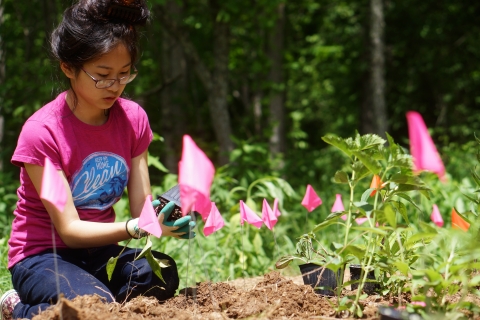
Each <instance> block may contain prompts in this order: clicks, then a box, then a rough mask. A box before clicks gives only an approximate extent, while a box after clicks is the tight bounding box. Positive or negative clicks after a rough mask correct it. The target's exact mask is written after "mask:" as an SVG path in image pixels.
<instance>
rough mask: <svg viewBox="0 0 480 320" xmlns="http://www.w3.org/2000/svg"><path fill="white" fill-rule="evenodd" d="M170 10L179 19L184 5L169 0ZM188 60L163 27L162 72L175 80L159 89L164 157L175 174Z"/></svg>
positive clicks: (183, 123)
mask: <svg viewBox="0 0 480 320" xmlns="http://www.w3.org/2000/svg"><path fill="white" fill-rule="evenodd" d="M165 7H166V8H167V10H168V12H170V13H171V15H172V16H174V17H175V18H176V21H179V20H180V17H181V15H182V8H181V7H180V6H179V5H178V4H177V3H176V2H175V1H172V0H170V1H168V2H167V3H166V5H165ZM185 69H186V62H185V56H184V54H183V50H182V48H181V46H180V44H179V43H178V42H177V41H175V39H173V38H172V37H171V35H170V34H169V33H168V32H167V31H166V30H164V31H163V32H162V54H161V72H162V75H163V83H167V82H168V80H167V79H176V80H173V81H174V82H173V83H172V84H171V85H167V86H165V87H164V89H163V90H161V91H160V104H161V106H162V107H161V112H162V136H163V138H164V139H165V158H164V159H163V163H164V165H165V167H167V169H168V170H169V171H170V172H172V173H177V171H178V161H179V159H180V156H179V155H180V152H181V146H182V135H183V133H184V132H185V130H184V127H185V121H184V117H182V114H184V112H183V110H184V108H183V103H182V102H183V101H182V100H184V99H182V95H183V94H184V93H185V92H186V83H185V81H186V77H185V74H186V70H185Z"/></svg>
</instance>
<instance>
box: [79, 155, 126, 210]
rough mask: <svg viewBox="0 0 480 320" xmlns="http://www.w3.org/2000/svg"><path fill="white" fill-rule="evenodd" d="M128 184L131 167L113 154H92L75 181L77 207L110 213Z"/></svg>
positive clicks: (86, 159) (84, 161)
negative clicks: (109, 209) (109, 210)
mask: <svg viewBox="0 0 480 320" xmlns="http://www.w3.org/2000/svg"><path fill="white" fill-rule="evenodd" d="M127 181H128V167H127V162H126V161H125V159H124V158H122V157H120V156H119V155H117V154H115V153H110V152H95V153H92V154H91V155H89V156H88V157H87V158H85V160H83V162H82V167H81V168H80V170H78V171H77V172H76V173H75V174H74V175H73V177H72V184H71V186H72V187H71V189H72V196H73V202H74V204H75V207H77V208H79V209H98V210H104V209H107V208H109V207H111V206H112V205H113V204H114V203H115V202H117V201H118V200H120V198H121V196H122V193H123V190H124V189H125V186H126V185H127Z"/></svg>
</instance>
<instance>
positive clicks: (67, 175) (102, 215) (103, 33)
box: [0, 0, 194, 319]
mask: <svg viewBox="0 0 480 320" xmlns="http://www.w3.org/2000/svg"><path fill="white" fill-rule="evenodd" d="M148 17H149V10H148V8H147V6H146V4H145V0H79V2H78V3H76V4H74V5H73V6H71V7H70V8H68V9H67V10H66V11H65V13H64V15H63V20H62V22H61V23H60V25H59V26H58V27H57V28H56V29H55V30H54V31H53V33H52V36H51V47H52V52H53V55H54V57H55V58H56V59H57V60H58V61H59V63H60V67H61V70H62V71H63V73H64V74H65V76H66V77H67V78H68V79H69V82H70V88H69V89H68V91H66V92H63V93H61V94H60V95H58V96H57V98H56V99H55V100H53V101H51V102H50V103H48V104H47V105H45V106H44V107H42V108H41V109H40V110H38V111H37V112H36V113H35V114H33V115H32V116H31V117H30V118H29V119H28V120H27V122H26V123H25V125H24V126H23V128H22V131H21V134H20V136H19V139H18V144H17V148H16V149H15V152H14V154H13V157H12V163H13V164H15V165H17V166H19V167H20V168H21V170H20V183H21V185H20V187H19V188H18V192H17V194H18V197H19V201H18V202H17V208H16V209H15V212H14V214H15V219H14V221H13V225H12V232H11V237H10V240H9V255H8V257H9V263H8V268H9V270H10V272H11V274H12V283H13V287H14V288H15V289H14V290H9V291H7V293H5V294H4V295H3V297H2V298H1V299H0V306H1V309H2V310H1V311H2V319H10V318H15V319H16V318H31V317H32V316H33V315H34V314H38V313H39V312H40V311H42V310H44V309H46V308H47V307H49V306H50V305H51V304H52V303H56V301H57V297H58V294H59V293H62V294H63V295H64V296H65V297H66V298H67V299H72V298H74V297H75V296H78V295H86V294H98V295H100V296H102V297H103V298H104V299H105V301H106V302H113V301H117V302H124V301H126V300H128V299H132V298H134V297H136V296H138V295H140V294H143V295H147V296H155V297H157V298H158V299H159V300H165V299H168V298H170V297H172V296H173V295H174V294H175V291H176V289H177V288H178V283H179V279H178V274H177V268H176V265H175V261H173V259H172V258H171V257H169V256H167V255H165V254H163V253H159V252H154V256H155V257H156V258H158V259H167V260H169V262H170V267H168V268H165V269H162V274H163V277H164V279H165V282H166V283H164V282H162V281H161V280H160V279H159V278H158V277H157V276H156V275H155V274H154V273H153V272H152V269H151V268H150V266H149V264H148V263H147V261H146V260H145V259H140V260H138V261H134V259H135V255H136V254H137V255H138V252H136V250H135V249H128V248H127V249H126V250H125V251H124V252H123V253H122V255H121V256H120V257H119V259H118V262H117V265H116V267H115V270H114V273H113V275H112V279H111V281H109V280H108V279H107V273H106V264H107V262H108V260H109V258H110V257H116V256H118V255H119V253H120V252H121V250H122V248H123V247H122V246H118V245H117V242H119V241H122V240H126V239H129V238H130V237H134V238H139V237H142V236H144V235H145V232H144V231H143V230H141V229H139V228H138V226H137V221H138V217H139V215H140V213H141V210H142V208H143V205H144V203H145V199H146V198H147V196H148V195H150V194H151V190H150V180H149V175H148V168H147V148H148V145H149V144H150V142H151V140H152V132H151V129H150V126H149V123H148V118H147V115H146V113H145V111H144V110H143V109H142V108H141V107H140V106H139V105H138V104H136V103H134V102H132V101H129V100H126V99H123V98H120V96H121V94H122V92H123V90H124V89H125V86H126V85H127V84H128V83H130V82H131V81H133V80H134V79H135V77H136V76H137V70H136V69H135V62H136V59H137V56H138V53H137V31H136V26H141V25H144V24H145V23H146V21H147V19H148ZM46 158H48V159H49V160H50V161H51V162H52V163H53V164H54V166H55V167H56V169H57V170H58V174H59V175H60V176H61V177H62V180H63V183H64V185H65V187H66V189H67V203H66V205H65V208H64V209H63V211H62V212H60V211H59V210H58V209H57V208H56V207H54V206H53V205H52V204H50V203H48V202H46V201H42V200H41V199H40V197H39V194H40V193H41V186H42V176H43V170H44V167H43V166H44V163H45V159H46ZM125 187H127V190H128V198H129V203H130V211H131V215H132V219H130V220H129V221H128V222H126V223H125V222H114V221H115V212H114V210H113V208H112V205H113V204H114V203H116V202H117V201H118V200H119V199H120V198H121V196H122V193H123V190H124V188H125ZM171 204H172V205H173V203H171ZM172 205H167V206H166V207H165V208H164V209H163V210H162V213H161V214H160V215H159V222H160V225H161V228H162V235H163V236H173V237H176V238H180V237H183V238H185V237H187V238H188V237H189V236H190V233H189V234H188V235H186V234H185V232H181V230H178V229H179V228H181V227H183V226H185V225H187V224H188V223H189V221H188V219H189V218H190V217H189V216H187V219H185V221H184V224H183V225H180V226H178V227H172V226H170V224H169V226H167V225H166V224H164V223H163V220H164V219H166V217H165V216H167V215H169V214H170V212H171V209H172V208H173V206H172ZM183 230H184V229H183ZM193 235H194V234H193V233H192V236H193ZM57 288H58V289H59V290H58V289H57Z"/></svg>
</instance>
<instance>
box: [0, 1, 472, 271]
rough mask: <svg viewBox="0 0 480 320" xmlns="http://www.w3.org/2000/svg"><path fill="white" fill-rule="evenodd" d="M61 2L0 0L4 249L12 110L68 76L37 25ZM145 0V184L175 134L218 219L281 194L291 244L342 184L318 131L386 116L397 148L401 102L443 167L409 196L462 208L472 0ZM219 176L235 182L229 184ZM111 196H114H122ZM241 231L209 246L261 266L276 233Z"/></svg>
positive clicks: (404, 137)
mask: <svg viewBox="0 0 480 320" xmlns="http://www.w3.org/2000/svg"><path fill="white" fill-rule="evenodd" d="M71 3H72V1H71V0H68V1H66V0H30V1H17V0H0V233H1V234H0V235H1V236H2V237H3V242H2V243H3V249H2V257H4V256H5V255H4V254H3V252H4V250H6V246H5V241H6V238H5V237H7V236H8V234H9V230H10V221H11V219H12V218H13V215H12V211H13V208H14V206H15V202H16V195H15V190H16V188H17V187H18V171H19V170H18V168H16V167H14V166H13V165H11V164H10V157H11V155H12V152H13V150H14V148H15V146H16V141H17V137H18V134H19V132H20V129H21V126H22V124H23V123H24V121H25V120H26V119H27V118H28V117H29V116H30V115H31V114H32V113H33V112H35V111H36V110H37V109H39V108H40V107H41V106H42V105H43V104H45V103H46V102H48V101H50V100H51V99H53V98H54V97H55V96H56V95H57V94H58V93H59V92H61V91H63V90H65V89H66V88H67V87H68V84H67V83H66V81H65V77H63V74H61V72H60V69H59V67H58V63H57V62H56V61H53V60H52V59H51V56H50V52H49V34H50V32H51V31H52V29H53V28H54V26H55V25H56V24H57V23H58V21H59V19H60V18H61V14H62V12H63V10H64V9H65V8H66V7H67V6H69V5H70V4H71ZM149 3H150V6H151V10H152V19H151V22H150V24H149V25H148V26H147V28H145V29H144V31H143V33H142V40H141V41H142V45H141V50H142V52H143V54H142V56H141V58H140V61H139V62H138V65H137V69H138V71H139V75H138V77H137V78H136V79H135V81H134V82H133V83H132V84H130V85H128V86H127V89H126V94H127V95H128V97H130V98H132V99H133V100H136V101H138V102H139V103H140V104H141V105H142V106H143V107H144V108H145V110H146V111H147V114H148V116H149V119H150V123H151V126H152V129H153V131H154V132H155V133H156V134H157V141H155V142H154V143H153V144H152V146H151V148H150V153H151V165H152V166H151V179H152V184H154V185H155V186H156V189H154V190H156V191H158V192H161V191H164V190H165V189H166V188H168V187H170V186H172V185H173V184H174V183H175V179H176V177H175V174H176V170H177V164H178V161H179V158H180V152H181V141H182V140H181V139H182V136H183V134H189V135H190V136H192V138H193V139H194V140H195V142H196V143H197V144H198V145H199V146H200V147H201V148H202V149H203V150H204V151H205V152H206V153H207V155H208V156H209V157H210V158H211V159H212V161H214V163H215V166H216V168H217V176H216V179H215V185H214V189H213V191H212V197H216V200H217V205H218V206H219V209H221V212H222V213H223V214H224V217H225V218H226V219H227V220H228V223H227V227H231V225H230V221H233V220H229V219H230V218H231V219H233V218H234V217H235V214H237V215H238V201H237V200H238V198H242V197H243V198H245V197H249V198H251V199H252V200H258V199H260V196H265V195H269V196H273V195H276V196H282V197H283V198H282V201H281V209H282V213H283V214H284V215H285V216H289V219H291V221H292V223H291V224H289V225H285V226H283V227H282V226H280V225H281V222H279V227H278V230H277V236H278V238H277V239H276V241H278V242H279V244H280V245H283V246H284V247H286V248H287V249H291V248H293V244H292V242H293V241H294V240H293V239H294V238H295V237H298V236H299V235H300V234H301V231H302V230H303V227H304V224H305V223H306V224H308V223H311V221H309V219H310V220H315V221H316V222H318V221H319V220H321V218H320V217H325V216H326V215H328V213H329V211H330V207H331V205H332V203H333V201H334V198H335V194H336V193H341V192H345V191H346V190H344V189H342V186H339V185H335V184H333V183H332V178H333V176H334V173H335V171H336V170H338V169H340V168H341V166H342V163H344V162H345V159H344V158H343V157H342V155H341V154H340V153H339V152H337V151H335V150H334V149H332V148H331V147H328V145H327V144H326V143H325V142H323V141H322V139H321V138H322V137H323V136H325V135H326V134H327V133H332V134H335V135H338V136H340V137H349V136H353V135H354V134H355V133H356V132H357V131H358V132H359V133H361V134H365V133H376V134H379V135H381V136H385V132H388V133H389V134H390V135H391V136H392V137H393V138H394V140H395V141H396V142H397V143H398V144H400V145H402V146H403V147H405V148H406V149H407V150H408V147H409V144H408V133H407V123H406V118H405V113H406V112H407V111H409V110H415V111H418V112H420V113H421V114H422V116H423V118H424V120H425V122H426V124H427V126H428V127H429V128H430V130H431V135H432V137H433V140H434V141H435V143H436V145H437V148H438V149H439V151H440V154H441V155H442V158H443V161H444V163H445V166H446V168H447V173H448V177H449V183H448V184H447V185H441V186H439V185H438V184H437V182H438V181H436V180H434V179H433V178H432V180H431V183H432V185H431V186H430V187H432V188H433V189H436V190H438V192H437V193H436V195H435V196H434V197H433V198H432V199H431V202H423V207H422V209H423V210H424V212H423V213H422V214H423V215H420V216H419V217H420V218H423V219H424V220H425V221H428V216H429V214H430V210H431V205H432V203H433V202H434V201H436V202H437V204H438V205H439V207H440V208H441V209H442V210H443V212H444V214H445V217H444V218H445V220H446V222H448V219H449V217H448V216H447V213H448V212H449V210H451V207H452V206H454V205H455V206H458V207H459V208H460V209H462V201H463V200H462V192H463V191H464V189H468V188H469V187H470V186H471V184H470V183H469V182H468V179H469V178H470V170H471V169H472V168H474V166H475V163H476V152H477V150H476V145H477V144H476V142H475V141H474V140H475V136H474V134H475V132H477V135H478V131H479V130H478V129H479V127H480V112H478V111H477V110H478V107H479V104H480V91H478V90H477V86H478V85H480V68H479V67H478V66H479V61H480V42H479V39H480V24H479V22H478V17H479V15H480V2H478V3H477V2H475V1H474V2H471V1H465V0H444V1H438V0H424V1H420V2H419V1H413V0H402V1H391V0H385V1H382V0H351V1H344V0H329V1H326V0H296V1H286V0H282V1H280V0H246V1H235V0H224V1H217V0H200V1H190V0H178V1H174V0H149ZM264 177H273V178H271V179H273V180H271V181H273V182H272V185H267V184H264V188H263V189H262V188H259V189H257V192H258V197H257V199H256V198H255V196H254V195H253V194H252V193H249V191H248V190H250V189H248V187H249V186H251V185H252V183H255V181H258V180H259V179H261V178H264ZM269 179H270V178H269ZM275 179H276V180H275ZM267 180H268V179H267ZM307 184H311V185H312V186H314V188H315V189H316V190H317V191H319V195H320V196H321V197H322V199H324V206H323V207H322V209H320V213H317V214H316V216H313V215H310V216H308V217H307V220H305V211H304V209H303V208H302V207H301V206H300V204H299V203H300V201H301V198H302V196H303V193H304V192H305V186H306V185H307ZM367 187H368V186H367ZM238 188H239V189H238ZM231 190H235V192H237V191H238V190H241V192H240V193H238V192H237V193H238V195H237V197H238V198H235V197H234V196H232V193H231V192H230V191H231ZM243 191H245V193H243V194H242V192H243ZM252 192H253V191H252ZM234 200H235V201H234ZM258 202H259V201H258ZM259 203H260V202H259ZM259 203H258V204H257V207H258V208H257V210H258V209H259V207H260V204H259ZM124 205H125V204H124V203H119V205H118V208H117V211H119V212H120V213H122V212H124V211H125V210H126V209H125V207H124ZM302 209H303V211H302ZM237 219H238V217H237ZM229 230H230V231H229V232H230V233H232V232H236V231H238V230H236V229H235V230H234V229H233V227H231V229H229ZM252 233H253V234H250V235H249V237H250V238H249V239H251V241H250V242H251V244H252V246H251V248H250V247H248V248H247V247H244V244H243V243H242V250H240V251H241V252H238V251H235V250H234V248H233V246H234V244H233V243H231V242H230V247H232V248H230V249H229V250H232V254H231V255H228V254H226V253H224V257H222V258H221V259H224V260H225V259H226V260H228V259H232V261H233V260H234V259H237V258H239V260H238V261H243V262H244V261H247V260H246V259H249V256H248V254H249V253H251V254H252V257H250V258H251V259H256V260H255V261H256V262H255V263H258V265H259V267H258V270H257V271H258V272H259V273H260V272H263V271H264V270H265V268H268V267H272V266H273V263H272V262H271V261H272V260H271V259H272V258H274V256H276V255H278V254H279V252H276V253H272V250H273V248H274V245H273V241H274V240H275V239H273V238H271V236H270V234H269V235H267V234H266V231H257V230H254V231H252ZM257 236H258V237H257ZM269 237H270V238H269ZM222 239H223V241H224V243H229V242H228V241H229V240H228V238H226V237H224V238H221V239H218V241H219V242H218V243H216V244H215V246H217V245H218V246H221V245H222ZM262 239H263V240H262ZM289 239H290V240H289ZM250 242H248V241H247V245H249V243H250ZM158 245H160V244H158ZM161 245H162V246H167V244H165V243H163V244H161ZM215 246H214V247H215ZM164 249H165V248H164ZM177 249H178V250H181V248H177ZM277 249H278V248H277ZM259 250H260V251H261V252H263V254H264V256H265V260H261V259H263V258H262V256H261V255H258V253H259ZM268 250H270V251H268ZM206 251H208V250H206ZM280 251H281V249H280ZM204 253H205V252H204V251H202V252H201V255H202V257H203V258H202V259H207V258H206V257H205V256H207V255H208V254H204ZM254 253H256V254H255V256H256V258H253V255H254ZM245 257H246V259H245ZM260 260H261V261H260ZM223 264H224V265H229V264H228V261H223ZM211 265H212V268H213V266H214V265H217V266H219V265H221V263H218V261H217V262H214V261H213V262H212V263H211ZM253 265H254V263H253V262H252V261H250V266H253ZM229 268H230V269H229ZM229 268H227V269H228V270H227V271H226V272H227V275H229V276H232V277H235V276H238V275H239V274H240V273H241V272H242V271H243V272H245V270H242V266H241V264H240V265H238V264H237V265H235V263H234V262H232V263H230V267H229ZM243 269H244V268H243ZM252 270H253V269H250V270H249V273H251V274H253V273H255V272H256V271H252ZM220 277H221V276H220ZM214 280H218V279H214Z"/></svg>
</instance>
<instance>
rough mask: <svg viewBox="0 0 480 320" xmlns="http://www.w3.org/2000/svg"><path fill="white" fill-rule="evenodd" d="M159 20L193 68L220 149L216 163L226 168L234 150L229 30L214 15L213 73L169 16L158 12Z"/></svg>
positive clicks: (226, 25)
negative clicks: (206, 103) (229, 97)
mask: <svg viewBox="0 0 480 320" xmlns="http://www.w3.org/2000/svg"><path fill="white" fill-rule="evenodd" d="M158 18H159V19H160V21H161V23H162V24H163V26H164V27H165V28H166V29H167V30H168V32H170V33H171V34H172V36H173V37H174V38H175V39H176V40H177V41H178V42H179V43H180V44H181V45H182V48H183V51H184V53H185V55H186V56H187V57H188V58H189V59H190V60H192V62H193V63H194V64H195V73H196V74H197V76H198V78H199V79H200V81H201V82H202V84H203V86H204V88H205V90H206V92H207V95H208V103H209V108H210V116H211V117H212V125H213V129H214V132H215V137H216V139H217V143H218V145H219V153H218V162H219V165H224V164H227V163H228V162H229V154H230V152H231V151H232V150H233V148H234V144H233V140H232V137H231V133H232V128H231V124H230V115H229V113H228V109H227V107H228V105H227V94H228V58H229V40H230V39H229V26H228V24H226V23H225V22H222V21H217V16H216V15H213V19H214V21H215V23H214V35H213V39H214V40H213V55H214V66H213V71H210V70H209V69H208V68H207V66H206V65H205V63H204V62H203V61H202V60H201V58H200V55H199V54H198V51H197V50H196V48H195V47H194V46H193V44H192V43H191V41H189V39H188V37H187V34H186V33H185V32H183V31H182V30H181V29H180V28H179V27H178V25H177V23H175V21H173V20H172V19H171V18H170V16H169V14H168V12H165V11H163V10H159V12H158Z"/></svg>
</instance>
